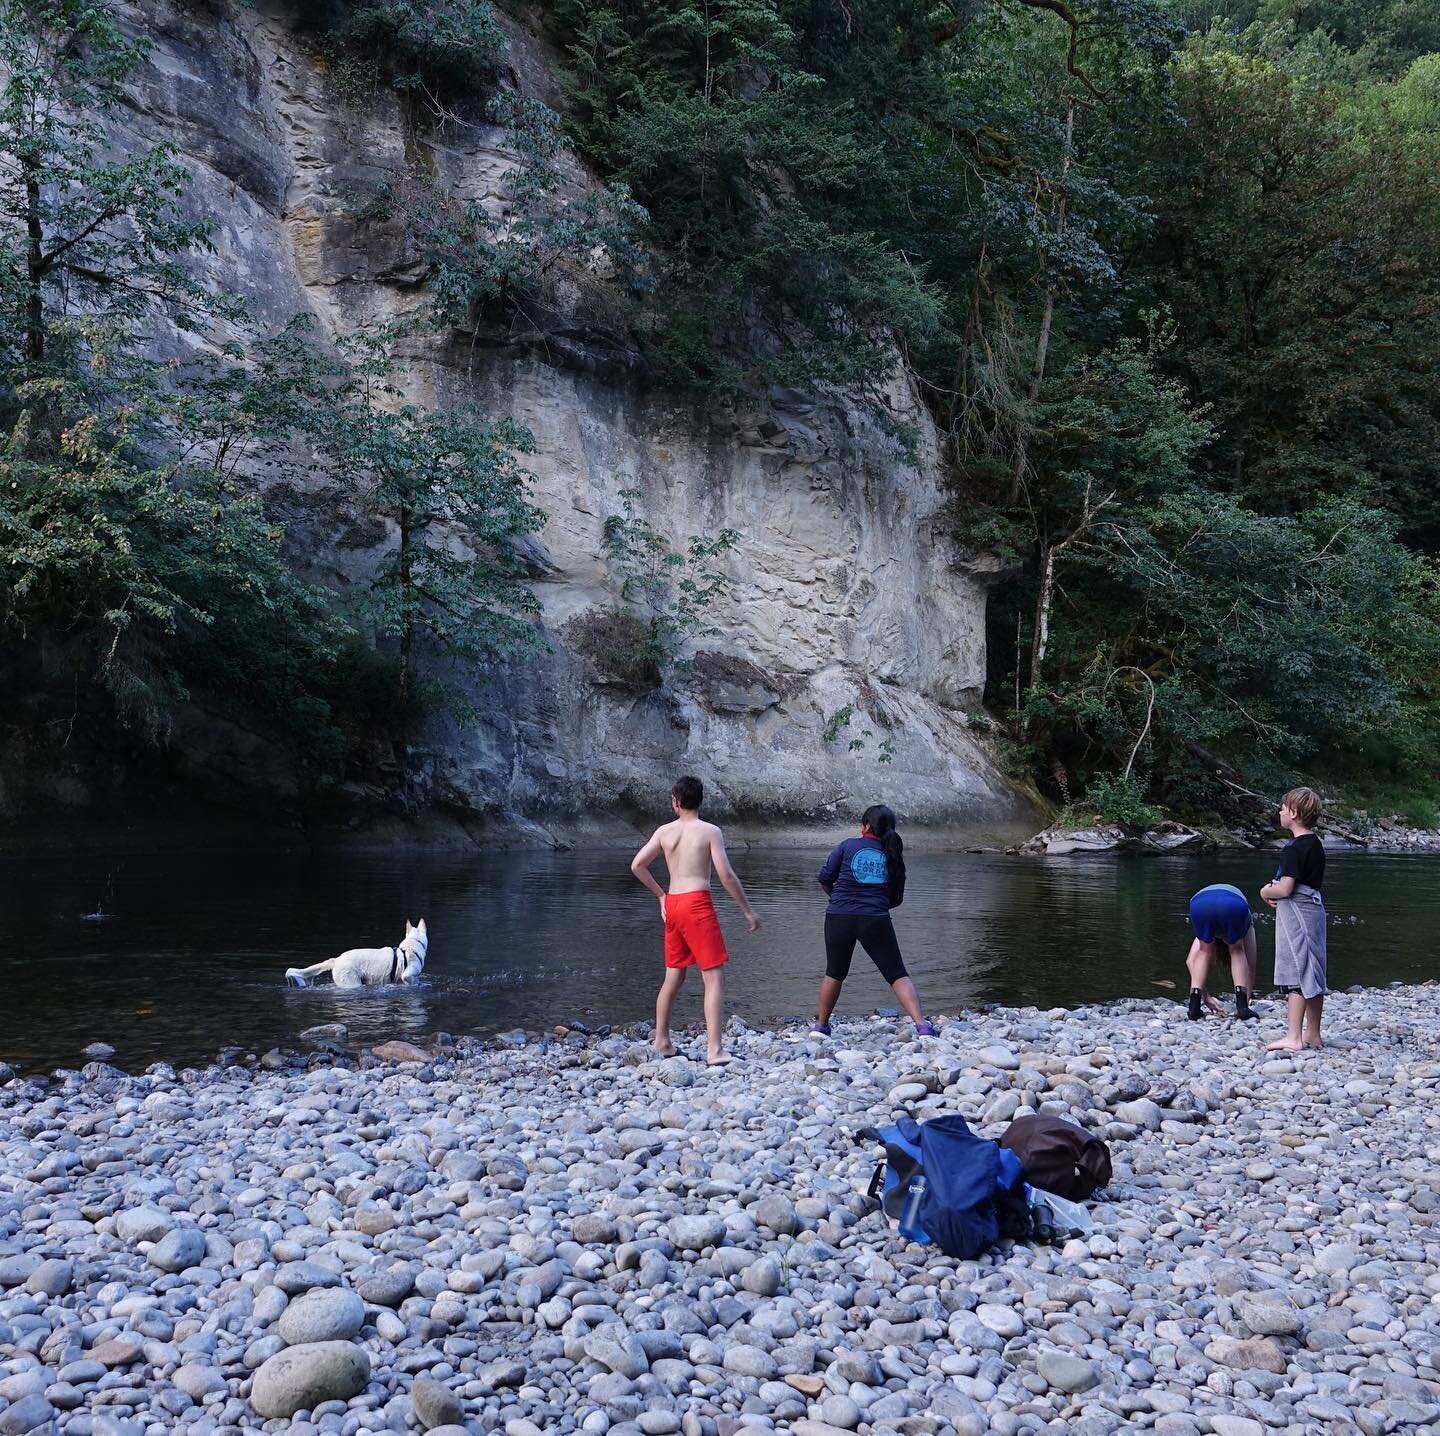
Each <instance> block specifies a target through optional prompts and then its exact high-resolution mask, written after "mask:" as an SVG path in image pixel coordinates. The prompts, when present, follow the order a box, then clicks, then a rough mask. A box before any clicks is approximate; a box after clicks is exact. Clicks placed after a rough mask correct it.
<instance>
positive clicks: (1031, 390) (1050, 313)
mask: <svg viewBox="0 0 1440 1436" xmlns="http://www.w3.org/2000/svg"><path fill="white" fill-rule="evenodd" d="M1074 145H1075V97H1074V96H1073V95H1070V96H1068V97H1067V98H1066V100H1065V142H1064V145H1063V146H1062V148H1061V151H1060V193H1059V196H1058V197H1057V198H1056V201H1055V236H1056V238H1057V239H1060V238H1063V237H1064V235H1065V222H1066V219H1065V211H1066V203H1065V202H1066V194H1065V184H1066V181H1067V180H1068V179H1069V177H1070V156H1071V153H1072V151H1073V149H1074ZM1054 322H1055V285H1054V283H1053V282H1050V283H1047V284H1046V286H1045V303H1044V304H1043V305H1042V306H1041V309H1040V332H1039V333H1038V334H1037V335H1036V336H1035V359H1034V362H1033V363H1032V364H1031V366H1030V383H1029V385H1028V386H1027V388H1026V394H1025V396H1026V398H1027V399H1028V400H1029V402H1030V406H1031V408H1032V409H1033V408H1034V406H1035V404H1036V403H1037V401H1038V400H1039V398H1040V388H1041V385H1042V384H1044V382H1045V361H1046V360H1047V359H1048V358H1049V355H1050V330H1051V328H1052V327H1053V325H1054ZM1029 458H1030V432H1029V429H1028V427H1026V428H1022V429H1021V430H1020V435H1019V438H1018V439H1017V440H1016V443H1015V467H1014V468H1013V469H1012V470H1011V473H1010V502H1011V503H1012V504H1018V503H1019V502H1020V490H1021V487H1022V486H1023V484H1024V482H1025V470H1026V467H1027V466H1028V463H1029Z"/></svg>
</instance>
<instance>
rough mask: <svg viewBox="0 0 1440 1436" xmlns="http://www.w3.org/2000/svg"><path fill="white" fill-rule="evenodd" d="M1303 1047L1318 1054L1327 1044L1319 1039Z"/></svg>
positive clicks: (1306, 1043) (1304, 1044)
mask: <svg viewBox="0 0 1440 1436" xmlns="http://www.w3.org/2000/svg"><path fill="white" fill-rule="evenodd" d="M1301 1045H1302V1046H1304V1047H1310V1048H1313V1049H1314V1050H1315V1051H1316V1052H1318V1051H1319V1050H1320V1049H1321V1048H1322V1047H1323V1046H1324V1045H1325V1044H1324V1043H1323V1042H1322V1041H1321V1040H1320V1039H1319V1038H1318V1037H1317V1038H1316V1039H1315V1040H1314V1041H1313V1042H1305V1043H1302V1044H1301Z"/></svg>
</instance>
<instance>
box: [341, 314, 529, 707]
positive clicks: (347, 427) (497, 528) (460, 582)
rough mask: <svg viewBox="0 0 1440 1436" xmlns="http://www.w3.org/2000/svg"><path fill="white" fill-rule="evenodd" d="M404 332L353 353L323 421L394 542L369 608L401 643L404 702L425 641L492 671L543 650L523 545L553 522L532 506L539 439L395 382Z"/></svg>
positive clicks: (352, 348)
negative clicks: (428, 403) (529, 462)
mask: <svg viewBox="0 0 1440 1436" xmlns="http://www.w3.org/2000/svg"><path fill="white" fill-rule="evenodd" d="M397 337H398V335H397V333H396V331H394V330H392V329H389V328H386V327H383V326H382V327H376V328H373V329H371V330H367V331H362V332H361V333H359V334H357V335H356V336H354V337H353V338H352V339H350V340H348V341H347V342H346V343H345V345H344V346H343V347H344V349H345V351H346V358H347V361H348V364H349V370H348V373H347V375H346V377H345V378H344V379H343V381H342V382H341V383H340V384H339V385H338V386H337V387H336V388H335V390H334V391H333V393H332V394H331V396H330V401H329V408H328V410H327V411H326V412H325V413H323V414H322V415H321V416H320V418H319V420H318V432H319V437H320V441H321V443H322V445H323V448H324V450H325V452H326V453H327V454H328V456H329V458H330V460H331V462H332V463H333V464H334V465H335V467H336V469H337V472H338V473H339V474H341V475H342V476H343V477H344V480H345V482H346V484H347V485H348V486H352V487H353V488H354V490H355V491H356V492H357V494H358V496H359V499H360V503H361V505H362V506H363V508H364V510H365V511H366V512H367V513H369V514H372V515H375V516H376V517H379V518H381V519H383V520H385V521H386V522H387V523H388V524H389V525H390V526H391V527H392V528H393V531H394V535H395V542H394V545H393V547H391V548H390V549H389V551H388V552H387V553H386V555H385V557H384V558H383V559H382V561H381V563H380V565H379V567H378V569H377V570H376V572H375V574H374V576H373V578H372V579H371V580H370V583H369V585H368V588H367V590H366V593H365V597H364V599H363V600H362V603H361V610H362V612H363V613H364V615H365V617H366V618H367V620H368V621H369V622H370V623H371V624H372V625H373V626H374V629H375V631H376V633H377V634H378V635H379V636H380V637H381V638H383V639H385V640H388V641H391V642H393V643H395V645H396V650H397V653H398V658H399V666H400V671H399V693H400V699H401V702H402V704H403V703H405V702H406V701H407V700H408V699H409V698H411V697H412V696H413V694H414V690H415V680H416V669H417V643H418V642H419V640H420V638H421V636H422V635H428V637H429V638H430V639H431V640H432V641H433V642H434V643H435V645H436V646H437V648H438V649H439V651H440V652H441V653H442V654H443V655H445V656H446V657H448V658H449V659H451V660H460V661H463V662H468V663H475V664H480V663H485V662H488V661H491V660H493V659H494V658H495V657H496V656H497V655H501V654H506V653H514V652H523V651H533V650H534V649H536V648H537V647H539V646H541V641H540V638H539V635H538V632H537V630H536V628H535V624H534V619H535V617H536V615H537V614H538V612H539V604H538V602H537V601H536V598H535V595H534V592H533V591H532V590H531V588H530V587H529V584H528V583H527V582H526V578H527V574H528V572H529V565H528V563H527V559H526V556H525V553H524V551H523V548H522V543H523V540H524V538H525V536H526V535H527V534H531V533H534V532H535V531H536V530H538V529H539V528H540V527H541V525H542V524H543V523H544V521H545V516H544V514H543V513H542V512H541V510H540V509H538V508H536V507H535V505H534V504H532V503H531V502H530V500H529V496H528V495H529V486H530V480H531V476H530V474H529V472H528V470H526V468H525V467H524V464H523V463H522V461H521V457H520V456H521V455H522V454H528V453H533V452H534V451H535V444H534V440H533V438H532V437H531V435H530V433H529V431H528V430H527V429H525V428H524V427H523V426H522V425H520V424H517V423H516V422H515V421H514V420H512V419H509V418H502V419H499V420H493V421H492V420H490V419H488V418H486V416H485V415H484V414H483V413H481V411H480V410H479V409H478V407H477V406H475V405H474V404H468V403H465V404H456V405H451V406H446V407H443V408H435V409H431V408H424V407H422V406H420V405H418V404H415V403H412V402H407V401H405V400H404V398H403V395H402V394H401V391H400V389H399V387H398V385H397V383H396V363H395V351H394V345H395V342H396V340H397Z"/></svg>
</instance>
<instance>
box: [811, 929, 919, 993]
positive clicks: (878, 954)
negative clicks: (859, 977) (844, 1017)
mask: <svg viewBox="0 0 1440 1436" xmlns="http://www.w3.org/2000/svg"><path fill="white" fill-rule="evenodd" d="M857 942H858V943H859V944H860V946H861V947H863V948H864V949H865V951H866V952H867V953H869V955H870V961H871V962H873V963H874V964H875V966H876V967H878V968H879V969H880V976H881V977H883V978H884V979H885V981H886V982H888V983H889V984H890V985H891V986H892V987H893V986H894V985H895V984H896V983H897V982H899V981H900V979H901V978H902V977H908V976H909V973H907V972H906V971H905V960H904V959H903V958H902V957H901V956H900V944H899V942H898V941H896V938H895V924H894V923H893V922H891V921H890V915H889V914H888V913H887V914H886V915H885V916H884V917H864V916H860V915H858V914H855V913H842V912H827V913H826V914H825V976H826V977H830V978H834V980H835V981H836V982H844V981H845V979H846V978H847V977H849V976H850V959H851V958H852V957H853V956H854V954H855V944H856V943H857Z"/></svg>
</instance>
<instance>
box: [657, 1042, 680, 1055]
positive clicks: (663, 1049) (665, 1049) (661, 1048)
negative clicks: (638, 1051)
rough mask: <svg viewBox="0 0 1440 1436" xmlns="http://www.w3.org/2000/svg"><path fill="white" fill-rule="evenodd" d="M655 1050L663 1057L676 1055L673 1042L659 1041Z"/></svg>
mask: <svg viewBox="0 0 1440 1436" xmlns="http://www.w3.org/2000/svg"><path fill="white" fill-rule="evenodd" d="M655 1050H656V1051H657V1052H658V1053H659V1054H660V1055H661V1056H662V1057H673V1056H674V1055H675V1044H674V1043H673V1042H657V1043H656V1044H655Z"/></svg>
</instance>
